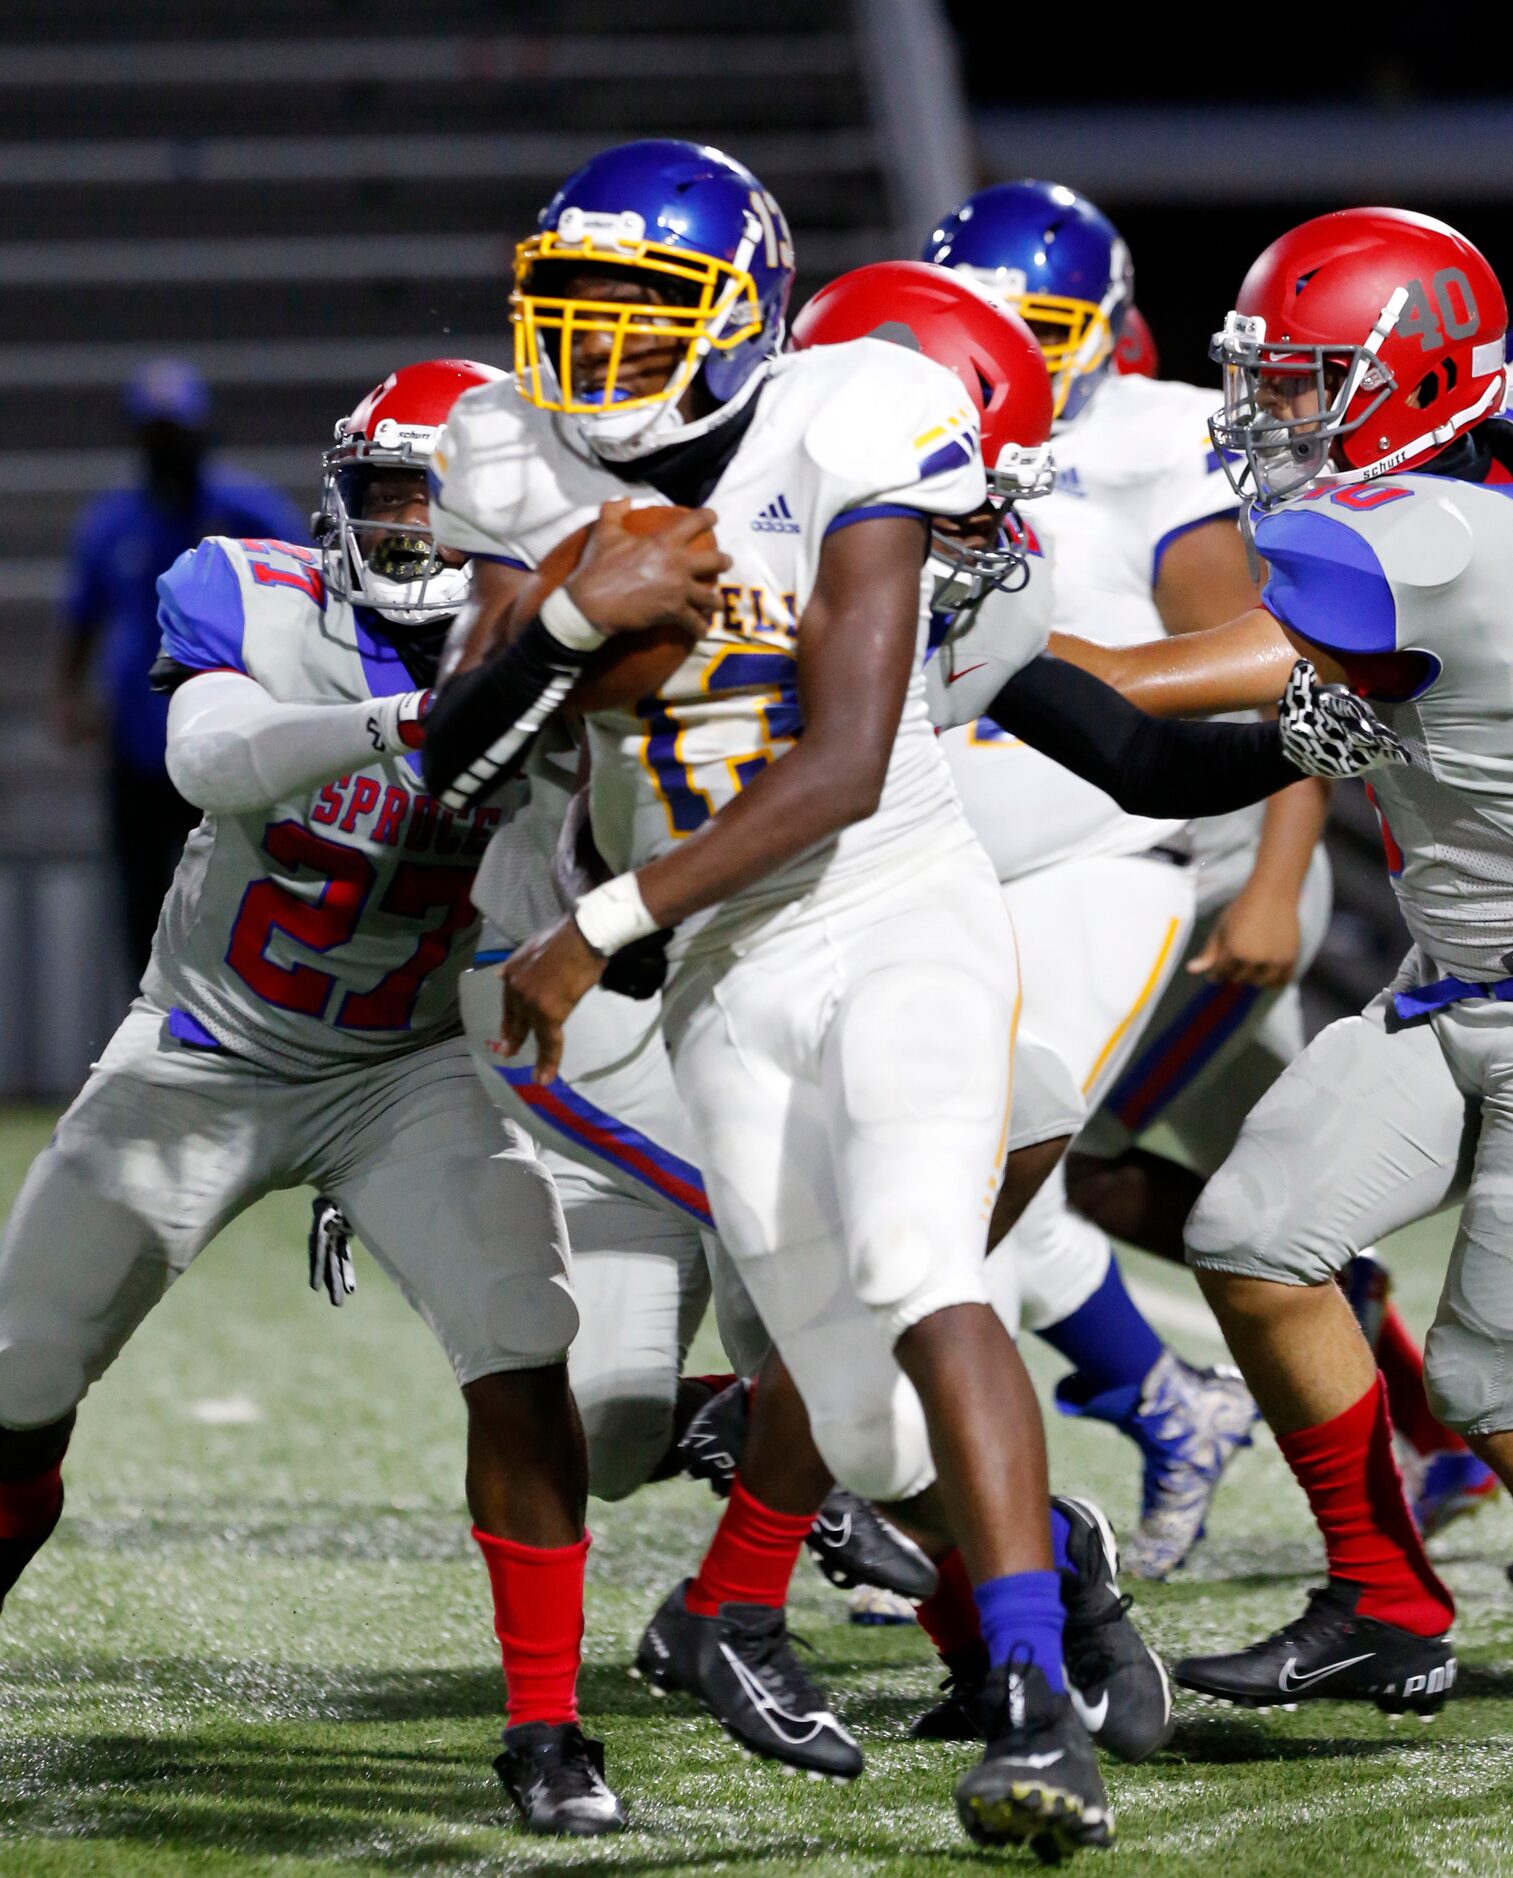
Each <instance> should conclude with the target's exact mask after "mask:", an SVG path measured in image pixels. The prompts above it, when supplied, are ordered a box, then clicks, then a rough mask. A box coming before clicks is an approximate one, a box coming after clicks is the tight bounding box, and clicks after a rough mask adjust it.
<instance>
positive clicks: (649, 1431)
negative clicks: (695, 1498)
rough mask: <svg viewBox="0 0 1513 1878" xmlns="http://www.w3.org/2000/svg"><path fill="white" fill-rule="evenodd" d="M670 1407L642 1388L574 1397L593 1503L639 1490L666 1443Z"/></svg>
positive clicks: (661, 1397) (668, 1442)
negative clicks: (580, 1424) (581, 1428)
mask: <svg viewBox="0 0 1513 1878" xmlns="http://www.w3.org/2000/svg"><path fill="white" fill-rule="evenodd" d="M672 1410H673V1405H672V1402H671V1400H670V1399H669V1398H668V1397H667V1396H666V1395H662V1394H654V1393H652V1391H651V1390H650V1389H648V1388H644V1387H643V1389H642V1390H641V1391H639V1392H635V1393H631V1392H626V1393H619V1394H616V1393H614V1392H608V1393H599V1392H595V1393H594V1394H593V1395H591V1396H589V1397H587V1398H586V1399H585V1398H584V1397H582V1396H580V1397H578V1414H579V1416H580V1417H581V1419H582V1422H583V1438H584V1441H585V1442H586V1443H587V1446H588V1490H589V1492H590V1493H591V1494H593V1495H594V1497H595V1498H596V1499H599V1500H624V1499H627V1498H628V1497H629V1496H630V1495H631V1494H632V1493H634V1492H635V1491H636V1490H637V1488H639V1487H644V1486H645V1485H646V1483H647V1481H648V1480H650V1479H651V1477H652V1474H653V1473H654V1472H655V1471H656V1467H657V1463H658V1462H659V1461H660V1460H661V1459H662V1458H663V1456H664V1455H665V1454H666V1453H667V1450H668V1448H669V1447H670V1446H671V1444H672V1426H673V1417H672Z"/></svg>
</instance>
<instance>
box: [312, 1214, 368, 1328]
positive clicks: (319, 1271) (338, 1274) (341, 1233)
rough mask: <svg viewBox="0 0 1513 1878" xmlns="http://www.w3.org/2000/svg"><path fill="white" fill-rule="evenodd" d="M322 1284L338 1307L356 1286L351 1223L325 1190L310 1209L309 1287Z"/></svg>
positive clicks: (318, 1287)
mask: <svg viewBox="0 0 1513 1878" xmlns="http://www.w3.org/2000/svg"><path fill="white" fill-rule="evenodd" d="M322 1285H324V1286H325V1288H326V1296H327V1297H328V1298H330V1300H331V1302H332V1303H333V1304H334V1305H335V1306H336V1307H337V1309H338V1310H340V1309H341V1307H342V1305H344V1304H345V1303H346V1301H347V1299H348V1298H350V1297H351V1295H352V1293H353V1292H354V1291H355V1290H356V1289H357V1273H356V1272H355V1271H354V1270H353V1269H352V1227H351V1224H350V1222H349V1221H348V1219H347V1216H346V1214H345V1213H344V1212H343V1211H342V1210H341V1208H340V1207H339V1206H338V1205H337V1204H336V1202H335V1201H334V1200H328V1199H327V1198H326V1196H325V1194H323V1193H321V1194H317V1195H316V1197H315V1201H314V1204H313V1205H312V1206H311V1208H310V1289H311V1290H312V1291H319V1290H320V1288H321V1286H322Z"/></svg>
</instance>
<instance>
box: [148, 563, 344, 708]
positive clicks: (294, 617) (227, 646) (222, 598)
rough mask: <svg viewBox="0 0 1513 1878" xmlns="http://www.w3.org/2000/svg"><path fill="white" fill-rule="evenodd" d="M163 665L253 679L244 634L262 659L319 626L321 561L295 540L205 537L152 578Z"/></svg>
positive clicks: (322, 591) (323, 593) (322, 585)
mask: <svg viewBox="0 0 1513 1878" xmlns="http://www.w3.org/2000/svg"><path fill="white" fill-rule="evenodd" d="M157 586H158V626H159V630H160V632H161V635H162V639H161V653H162V657H163V658H164V659H165V660H168V661H170V662H171V663H172V664H174V665H177V666H180V667H182V668H184V669H187V670H190V671H200V672H204V671H231V672H246V673H248V674H249V676H251V677H254V678H256V677H258V675H259V674H258V672H257V671H256V670H254V668H253V662H252V655H251V653H250V652H249V647H248V628H249V625H251V624H252V623H253V622H254V621H255V622H256V627H257V632H256V635H254V636H255V637H256V638H257V639H258V642H259V643H260V644H261V645H262V646H263V649H264V652H265V653H266V651H267V648H268V646H269V645H270V644H278V643H284V642H286V640H287V635H289V634H291V633H292V634H294V635H296V636H302V635H304V634H305V633H307V632H309V631H310V630H311V628H312V627H313V626H318V624H319V622H320V620H321V618H322V616H323V615H324V612H325V607H326V588H325V579H324V577H323V575H322V573H321V557H320V554H319V553H318V551H317V550H315V549H314V548H307V547H305V546H304V545H303V544H301V543H299V542H292V541H272V540H261V539H252V540H247V541H237V540H233V539H232V537H231V536H229V535H211V536H209V537H208V538H207V539H206V540H204V541H202V542H201V543H200V545H199V546H198V547H197V548H190V549H189V550H188V551H187V552H186V553H184V554H181V555H180V556H179V558H178V559H177V560H176V561H175V562H174V564H173V566H172V567H170V568H169V570H168V572H167V573H166V574H160V575H159V576H158V583H157Z"/></svg>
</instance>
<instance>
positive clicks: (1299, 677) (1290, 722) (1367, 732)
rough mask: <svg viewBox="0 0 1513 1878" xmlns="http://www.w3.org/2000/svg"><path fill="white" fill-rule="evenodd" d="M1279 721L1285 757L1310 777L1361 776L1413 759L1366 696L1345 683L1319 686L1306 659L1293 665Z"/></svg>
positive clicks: (1315, 673)
mask: <svg viewBox="0 0 1513 1878" xmlns="http://www.w3.org/2000/svg"><path fill="white" fill-rule="evenodd" d="M1277 721H1278V723H1279V725H1280V726H1281V731H1282V753H1283V755H1284V756H1285V757H1286V758H1287V760H1288V762H1289V763H1291V764H1293V765H1294V767H1295V768H1297V769H1300V770H1302V772H1303V774H1304V775H1305V776H1333V777H1337V778H1339V777H1346V776H1360V775H1363V774H1364V773H1365V772H1366V771H1367V770H1373V769H1382V768H1384V767H1385V766H1386V765H1388V764H1390V763H1411V762H1412V761H1413V758H1412V757H1411V755H1410V754H1409V752H1408V746H1407V745H1406V744H1405V743H1404V742H1403V740H1402V738H1401V737H1399V736H1398V734H1397V732H1396V731H1395V730H1392V729H1390V728H1389V727H1388V726H1387V725H1386V724H1384V723H1383V722H1382V720H1381V719H1380V718H1379V717H1378V716H1377V714H1376V713H1375V711H1373V710H1372V708H1371V706H1370V705H1369V704H1367V703H1366V701H1365V699H1364V698H1358V697H1356V696H1355V695H1354V693H1352V692H1349V691H1347V690H1346V689H1345V687H1344V686H1343V685H1324V684H1320V682H1319V675H1318V673H1317V672H1316V671H1315V670H1314V669H1313V667H1312V665H1310V664H1309V662H1308V660H1307V659H1299V660H1298V662H1297V664H1296V665H1294V666H1293V668H1292V676H1291V678H1289V679H1288V681H1287V689H1286V690H1285V691H1284V692H1283V693H1282V703H1281V707H1280V709H1279V711H1278V713H1277Z"/></svg>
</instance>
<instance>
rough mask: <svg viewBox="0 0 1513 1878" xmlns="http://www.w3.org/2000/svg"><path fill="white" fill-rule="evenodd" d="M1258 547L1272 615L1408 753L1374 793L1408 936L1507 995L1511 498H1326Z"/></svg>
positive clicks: (1478, 493)
mask: <svg viewBox="0 0 1513 1878" xmlns="http://www.w3.org/2000/svg"><path fill="white" fill-rule="evenodd" d="M1256 546H1257V548H1258V549H1259V551H1260V553H1261V555H1262V557H1263V559H1264V560H1265V561H1266V562H1267V564H1268V566H1269V567H1270V570H1271V572H1270V578H1269V580H1268V582H1267V585H1266V588H1265V591H1264V593H1263V595H1262V604H1263V605H1264V606H1266V607H1267V608H1268V609H1269V610H1270V611H1271V612H1272V613H1273V614H1275V616H1276V617H1277V618H1278V619H1279V620H1280V621H1281V622H1282V624H1283V625H1284V626H1287V627H1290V628H1291V629H1292V630H1293V631H1294V632H1296V633H1298V634H1299V635H1301V636H1302V637H1303V638H1305V639H1307V640H1309V641H1311V642H1312V643H1313V644H1315V645H1317V646H1320V647H1322V648H1324V649H1325V650H1326V651H1328V652H1329V653H1331V654H1332V655H1333V656H1334V657H1335V658H1336V659H1337V660H1338V662H1339V663H1340V664H1341V665H1343V666H1344V668H1345V670H1346V672H1347V674H1348V675H1350V677H1351V679H1352V682H1356V683H1359V684H1360V685H1361V687H1362V689H1363V690H1364V691H1365V692H1366V695H1367V696H1368V697H1369V698H1370V701H1371V704H1372V707H1373V708H1374V709H1375V710H1376V711H1377V712H1378V713H1379V714H1380V715H1381V716H1382V717H1383V718H1384V719H1385V720H1386V721H1387V722H1388V723H1389V724H1390V725H1391V726H1392V728H1393V729H1394V730H1395V731H1397V733H1398V734H1399V736H1401V737H1402V738H1403V740H1404V742H1405V743H1406V744H1407V745H1408V747H1409V749H1410V751H1411V752H1412V755H1413V762H1412V763H1411V764H1409V765H1393V766H1390V767H1388V768H1385V769H1381V770H1377V771H1374V772H1373V774H1372V778H1371V785H1372V789H1371V793H1372V796H1373V798H1374V801H1375V803H1376V807H1377V810H1378V812H1379V814H1380V817H1381V821H1382V833H1383V838H1384V842H1385V846H1386V851H1387V864H1388V869H1389V872H1390V873H1391V876H1392V884H1393V887H1394V888H1395V889H1396V892H1397V898H1398V904H1399V906H1400V907H1401V909H1402V914H1403V918H1404V921H1405V922H1406V924H1407V927H1408V930H1409V932H1410V933H1411V934H1412V936H1413V938H1414V940H1415V942H1416V943H1417V945H1418V946H1419V947H1420V949H1421V951H1422V953H1423V954H1424V955H1425V958H1426V959H1427V960H1428V961H1431V962H1432V964H1433V966H1434V967H1435V968H1436V969H1437V970H1438V971H1439V972H1441V973H1443V974H1445V975H1447V976H1454V977H1458V978H1460V979H1462V980H1474V981H1476V982H1477V983H1489V982H1500V981H1502V980H1504V979H1507V978H1508V977H1509V975H1510V974H1513V597H1510V596H1513V483H1495V484H1494V483H1491V482H1488V483H1486V484H1477V483H1467V482H1457V481H1452V480H1450V479H1448V478H1445V477H1439V476H1423V475H1418V476H1413V475H1409V476H1395V477H1392V478H1391V479H1390V480H1384V481H1381V482H1372V483H1364V484H1360V485H1354V486H1347V487H1345V488H1338V489H1333V490H1331V489H1330V487H1329V486H1328V485H1327V484H1325V485H1324V486H1323V487H1321V488H1320V489H1319V490H1317V491H1315V492H1313V493H1312V494H1311V495H1310V496H1309V497H1307V498H1305V499H1303V500H1301V501H1298V502H1294V503H1291V504H1289V506H1288V507H1286V508H1285V509H1282V510H1280V511H1279V512H1277V513H1275V514H1273V515H1268V516H1264V517H1262V518H1261V519H1260V520H1259V522H1258V523H1257V526H1256ZM1384 655H1385V657H1384ZM1358 660H1363V661H1366V662H1365V663H1362V664H1360V665H1357V663H1356V661H1358Z"/></svg>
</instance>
